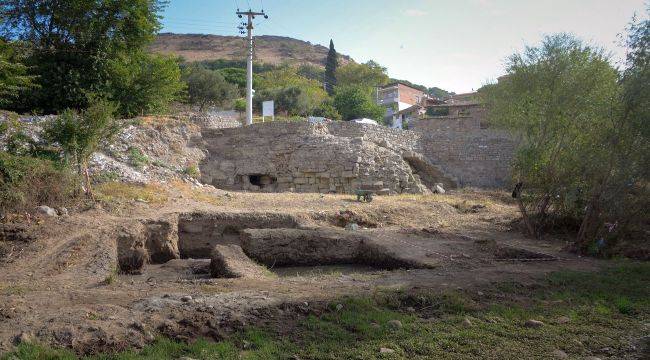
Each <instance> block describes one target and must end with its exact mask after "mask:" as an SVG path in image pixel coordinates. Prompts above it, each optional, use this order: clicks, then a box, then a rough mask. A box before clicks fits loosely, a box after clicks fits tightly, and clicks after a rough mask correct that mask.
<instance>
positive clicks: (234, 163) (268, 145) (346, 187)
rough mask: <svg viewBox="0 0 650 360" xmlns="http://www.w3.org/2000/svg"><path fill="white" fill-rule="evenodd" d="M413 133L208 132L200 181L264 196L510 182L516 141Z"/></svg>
mask: <svg viewBox="0 0 650 360" xmlns="http://www.w3.org/2000/svg"><path fill="white" fill-rule="evenodd" d="M425 130H426V131H408V130H396V129H389V128H386V127H383V126H375V125H366V124H357V123H351V122H324V123H316V124H312V123H309V122H307V121H295V122H270V123H261V124H255V125H252V126H249V127H243V128H230V129H205V130H203V132H202V141H203V143H202V147H203V148H204V149H205V150H206V151H207V156H206V158H205V159H204V160H203V162H202V163H201V164H200V170H201V181H202V182H203V183H205V184H210V185H214V186H215V187H217V188H222V189H229V190H244V191H261V192H303V193H307V192H319V193H353V192H354V191H355V190H357V189H370V190H377V191H379V192H380V193H381V192H384V193H391V194H402V193H415V194H422V193H428V192H429V191H430V190H431V189H434V188H435V185H436V184H442V185H443V186H444V187H445V188H454V187H457V186H468V185H469V186H483V187H496V186H500V185H502V184H503V182H505V179H506V178H507V172H508V162H509V160H510V158H511V152H512V148H513V147H512V148H511V146H510V145H511V143H512V141H511V140H510V139H509V138H508V137H506V136H504V135H499V134H497V135H495V133H494V132H493V131H492V130H487V131H486V130H483V129H469V130H468V129H462V130H460V129H458V130H446V129H436V130H432V129H431V128H430V127H425Z"/></svg>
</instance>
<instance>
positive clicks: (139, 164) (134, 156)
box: [128, 147, 149, 169]
mask: <svg viewBox="0 0 650 360" xmlns="http://www.w3.org/2000/svg"><path fill="white" fill-rule="evenodd" d="M128 152H129V159H130V160H131V165H133V167H135V168H136V169H142V168H143V167H144V166H145V165H148V164H149V158H148V157H147V155H145V154H143V153H142V151H140V149H138V148H136V147H130V148H129V150H128Z"/></svg>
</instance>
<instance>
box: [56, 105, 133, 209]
mask: <svg viewBox="0 0 650 360" xmlns="http://www.w3.org/2000/svg"><path fill="white" fill-rule="evenodd" d="M89 102H90V104H91V105H90V106H89V107H88V108H87V109H86V110H84V111H82V112H80V113H79V112H77V111H75V110H65V111H63V113H61V114H60V115H59V116H57V117H56V118H55V119H54V120H52V121H51V122H50V123H49V124H47V125H46V126H45V127H44V129H43V137H44V138H45V139H46V140H47V141H49V142H50V143H56V144H59V146H61V149H62V151H63V155H64V157H63V159H64V161H65V163H73V164H74V165H75V166H76V168H77V172H78V173H79V175H80V176H83V177H84V178H85V188H84V190H85V192H86V194H87V195H88V196H91V197H92V189H91V181H90V173H89V172H88V161H89V159H90V156H91V155H92V154H93V152H95V150H97V148H98V147H99V145H100V144H101V143H103V142H109V141H111V139H112V138H113V137H114V136H115V135H116V134H117V133H118V132H119V130H120V128H121V127H120V124H119V122H117V120H115V118H114V117H113V114H114V113H115V111H116V110H117V106H116V105H115V104H112V103H110V102H108V101H105V100H93V99H91V100H90V101H89Z"/></svg>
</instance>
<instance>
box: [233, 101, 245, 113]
mask: <svg viewBox="0 0 650 360" xmlns="http://www.w3.org/2000/svg"><path fill="white" fill-rule="evenodd" d="M233 108H234V110H235V111H236V112H238V113H239V117H240V118H241V117H242V115H243V114H244V111H246V99H237V100H235V103H234V105H233Z"/></svg>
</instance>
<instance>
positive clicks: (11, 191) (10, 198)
mask: <svg viewBox="0 0 650 360" xmlns="http://www.w3.org/2000/svg"><path fill="white" fill-rule="evenodd" d="M56 165H57V164H56V163H55V162H53V161H51V160H45V159H38V158H34V157H29V156H16V155H11V154H9V153H6V152H0V211H2V212H3V213H6V212H19V211H26V210H31V209H33V208H35V207H37V206H39V205H48V206H63V205H65V204H69V203H70V202H71V201H72V200H73V199H74V198H75V196H76V195H77V191H76V189H77V188H78V184H79V179H78V177H77V176H75V175H74V174H73V173H72V172H70V171H69V170H68V169H65V168H58V167H57V166H56Z"/></svg>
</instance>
